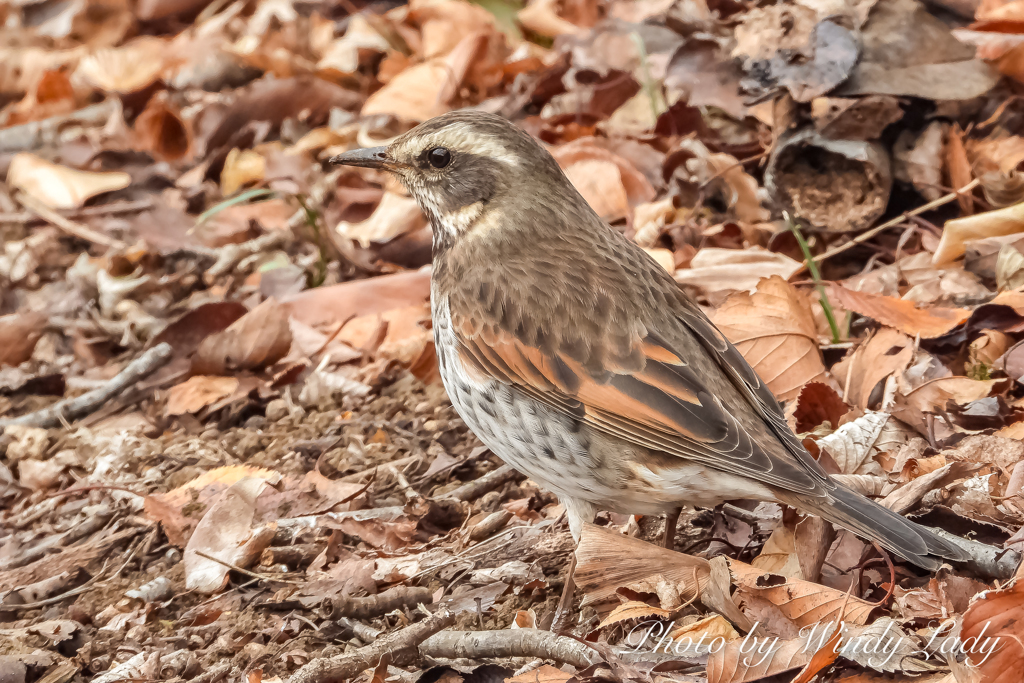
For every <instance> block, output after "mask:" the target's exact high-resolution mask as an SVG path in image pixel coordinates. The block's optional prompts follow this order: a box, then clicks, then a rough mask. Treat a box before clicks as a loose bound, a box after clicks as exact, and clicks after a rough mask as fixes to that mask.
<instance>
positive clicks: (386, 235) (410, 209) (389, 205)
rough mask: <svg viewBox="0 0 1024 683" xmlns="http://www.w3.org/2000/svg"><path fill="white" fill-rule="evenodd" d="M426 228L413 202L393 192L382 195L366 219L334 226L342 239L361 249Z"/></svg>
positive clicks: (421, 214)
mask: <svg viewBox="0 0 1024 683" xmlns="http://www.w3.org/2000/svg"><path fill="white" fill-rule="evenodd" d="M425 225H426V218H425V217H424V216H423V212H422V211H421V210H420V208H419V205H418V204H417V203H416V200H415V199H413V198H412V197H406V196H403V195H400V194H396V193H394V192H385V193H384V196H383V197H381V200H380V204H378V205H377V208H376V209H374V211H373V213H372V214H370V217H369V218H367V219H366V220H365V221H362V222H360V223H347V222H345V221H342V222H341V223H339V224H338V227H337V231H338V234H339V235H341V236H342V237H346V238H348V239H350V240H355V241H356V242H358V243H359V245H360V246H361V247H363V248H364V249H365V248H367V247H369V246H370V244H372V243H373V242H378V243H384V242H389V241H391V240H393V239H395V238H396V237H400V236H402V235H405V234H407V233H410V232H414V231H416V230H418V229H420V228H422V227H423V226H425Z"/></svg>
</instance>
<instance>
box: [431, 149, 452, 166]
mask: <svg viewBox="0 0 1024 683" xmlns="http://www.w3.org/2000/svg"><path fill="white" fill-rule="evenodd" d="M427 161H429V162H430V165H431V166H433V167H434V168H444V167H445V166H447V165H448V164H450V163H451V162H452V153H451V152H449V151H448V150H446V149H445V148H444V147H435V148H434V149H432V150H430V151H429V152H427Z"/></svg>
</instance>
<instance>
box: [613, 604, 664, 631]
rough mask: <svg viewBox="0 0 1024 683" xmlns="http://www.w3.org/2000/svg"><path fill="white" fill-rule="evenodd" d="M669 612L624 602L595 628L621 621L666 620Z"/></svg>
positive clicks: (646, 605) (645, 605)
mask: <svg viewBox="0 0 1024 683" xmlns="http://www.w3.org/2000/svg"><path fill="white" fill-rule="evenodd" d="M671 614H672V613H671V612H669V611H668V610H665V609H661V608H660V607H651V606H650V605H648V604H647V603H646V602H637V601H636V600H630V601H629V602H624V603H622V604H621V605H619V606H618V607H616V608H615V609H613V610H612V611H611V612H609V614H608V616H606V617H605V618H604V619H602V620H601V623H600V624H598V625H597V628H599V629H601V628H604V627H605V626H611V625H612V624H618V623H620V622H623V621H633V620H634V619H637V620H641V619H651V618H657V619H668V618H669V616H671Z"/></svg>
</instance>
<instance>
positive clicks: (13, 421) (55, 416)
mask: <svg viewBox="0 0 1024 683" xmlns="http://www.w3.org/2000/svg"><path fill="white" fill-rule="evenodd" d="M173 353H174V351H173V349H172V348H171V345H170V344H168V343H166V342H165V343H163V344H157V345H156V346H154V347H153V348H151V349H150V350H149V351H146V352H145V353H144V354H142V355H141V356H139V357H138V358H136V359H135V360H133V361H132V362H131V363H129V364H128V367H126V368H125V369H124V370H122V371H121V372H119V373H117V375H116V376H115V377H114V378H113V379H112V380H110V381H109V382H108V383H107V384H106V386H103V387H101V388H99V389H96V390H95V391H90V392H88V393H86V394H82V395H81V396H79V397H77V398H69V399H65V400H63V401H58V402H57V403H54V404H53V405H52V406H50V407H49V408H44V409H43V410H38V411H36V412H34V413H29V414H27V415H22V416H20V417H13V418H8V419H4V420H0V429H2V428H4V427H11V426H14V425H22V426H26V427H43V428H51V427H56V426H57V425H59V424H60V421H61V417H63V418H64V419H65V420H69V421H70V420H74V419H76V418H79V417H82V416H83V415H88V414H89V413H91V412H92V411H94V410H96V409H97V408H99V407H100V406H102V405H103V404H104V403H106V402H107V401H109V400H110V399H112V398H114V397H115V396H117V395H118V394H121V393H122V392H124V391H125V390H126V389H128V388H129V387H131V386H132V385H133V384H135V383H136V382H138V381H139V380H141V379H144V378H146V377H148V376H149V375H151V374H153V372H155V371H156V370H157V369H158V368H160V367H162V366H163V365H165V364H166V363H167V362H168V361H170V360H171V356H172V355H173Z"/></svg>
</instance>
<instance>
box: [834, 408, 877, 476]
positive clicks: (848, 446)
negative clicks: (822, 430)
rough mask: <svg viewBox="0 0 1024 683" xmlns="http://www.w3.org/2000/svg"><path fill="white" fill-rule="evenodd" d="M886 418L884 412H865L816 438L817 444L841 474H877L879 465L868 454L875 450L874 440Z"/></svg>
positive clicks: (875, 440) (871, 454)
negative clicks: (826, 453)
mask: <svg viewBox="0 0 1024 683" xmlns="http://www.w3.org/2000/svg"><path fill="white" fill-rule="evenodd" d="M888 421H889V415H888V414H887V413H881V412H869V413H865V414H864V415H861V416H860V417H858V418H857V419H856V420H853V421H852V422H847V423H846V424H844V425H843V426H842V427H840V428H839V429H837V430H836V431H834V432H832V433H831V434H829V435H828V436H826V437H823V438H821V439H818V447H819V448H822V449H824V450H827V451H828V454H829V455H831V456H832V459H833V460H834V461H835V463H836V464H837V465H839V470H840V473H841V474H878V475H881V474H882V468H881V467H880V466H879V465H878V463H876V462H874V460H872V459H871V456H873V455H874V454H875V453H876V452H877V449H876V448H875V443H876V442H877V441H878V437H879V435H880V434H881V433H882V429H883V428H884V427H885V424H886V423H887V422H888Z"/></svg>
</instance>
